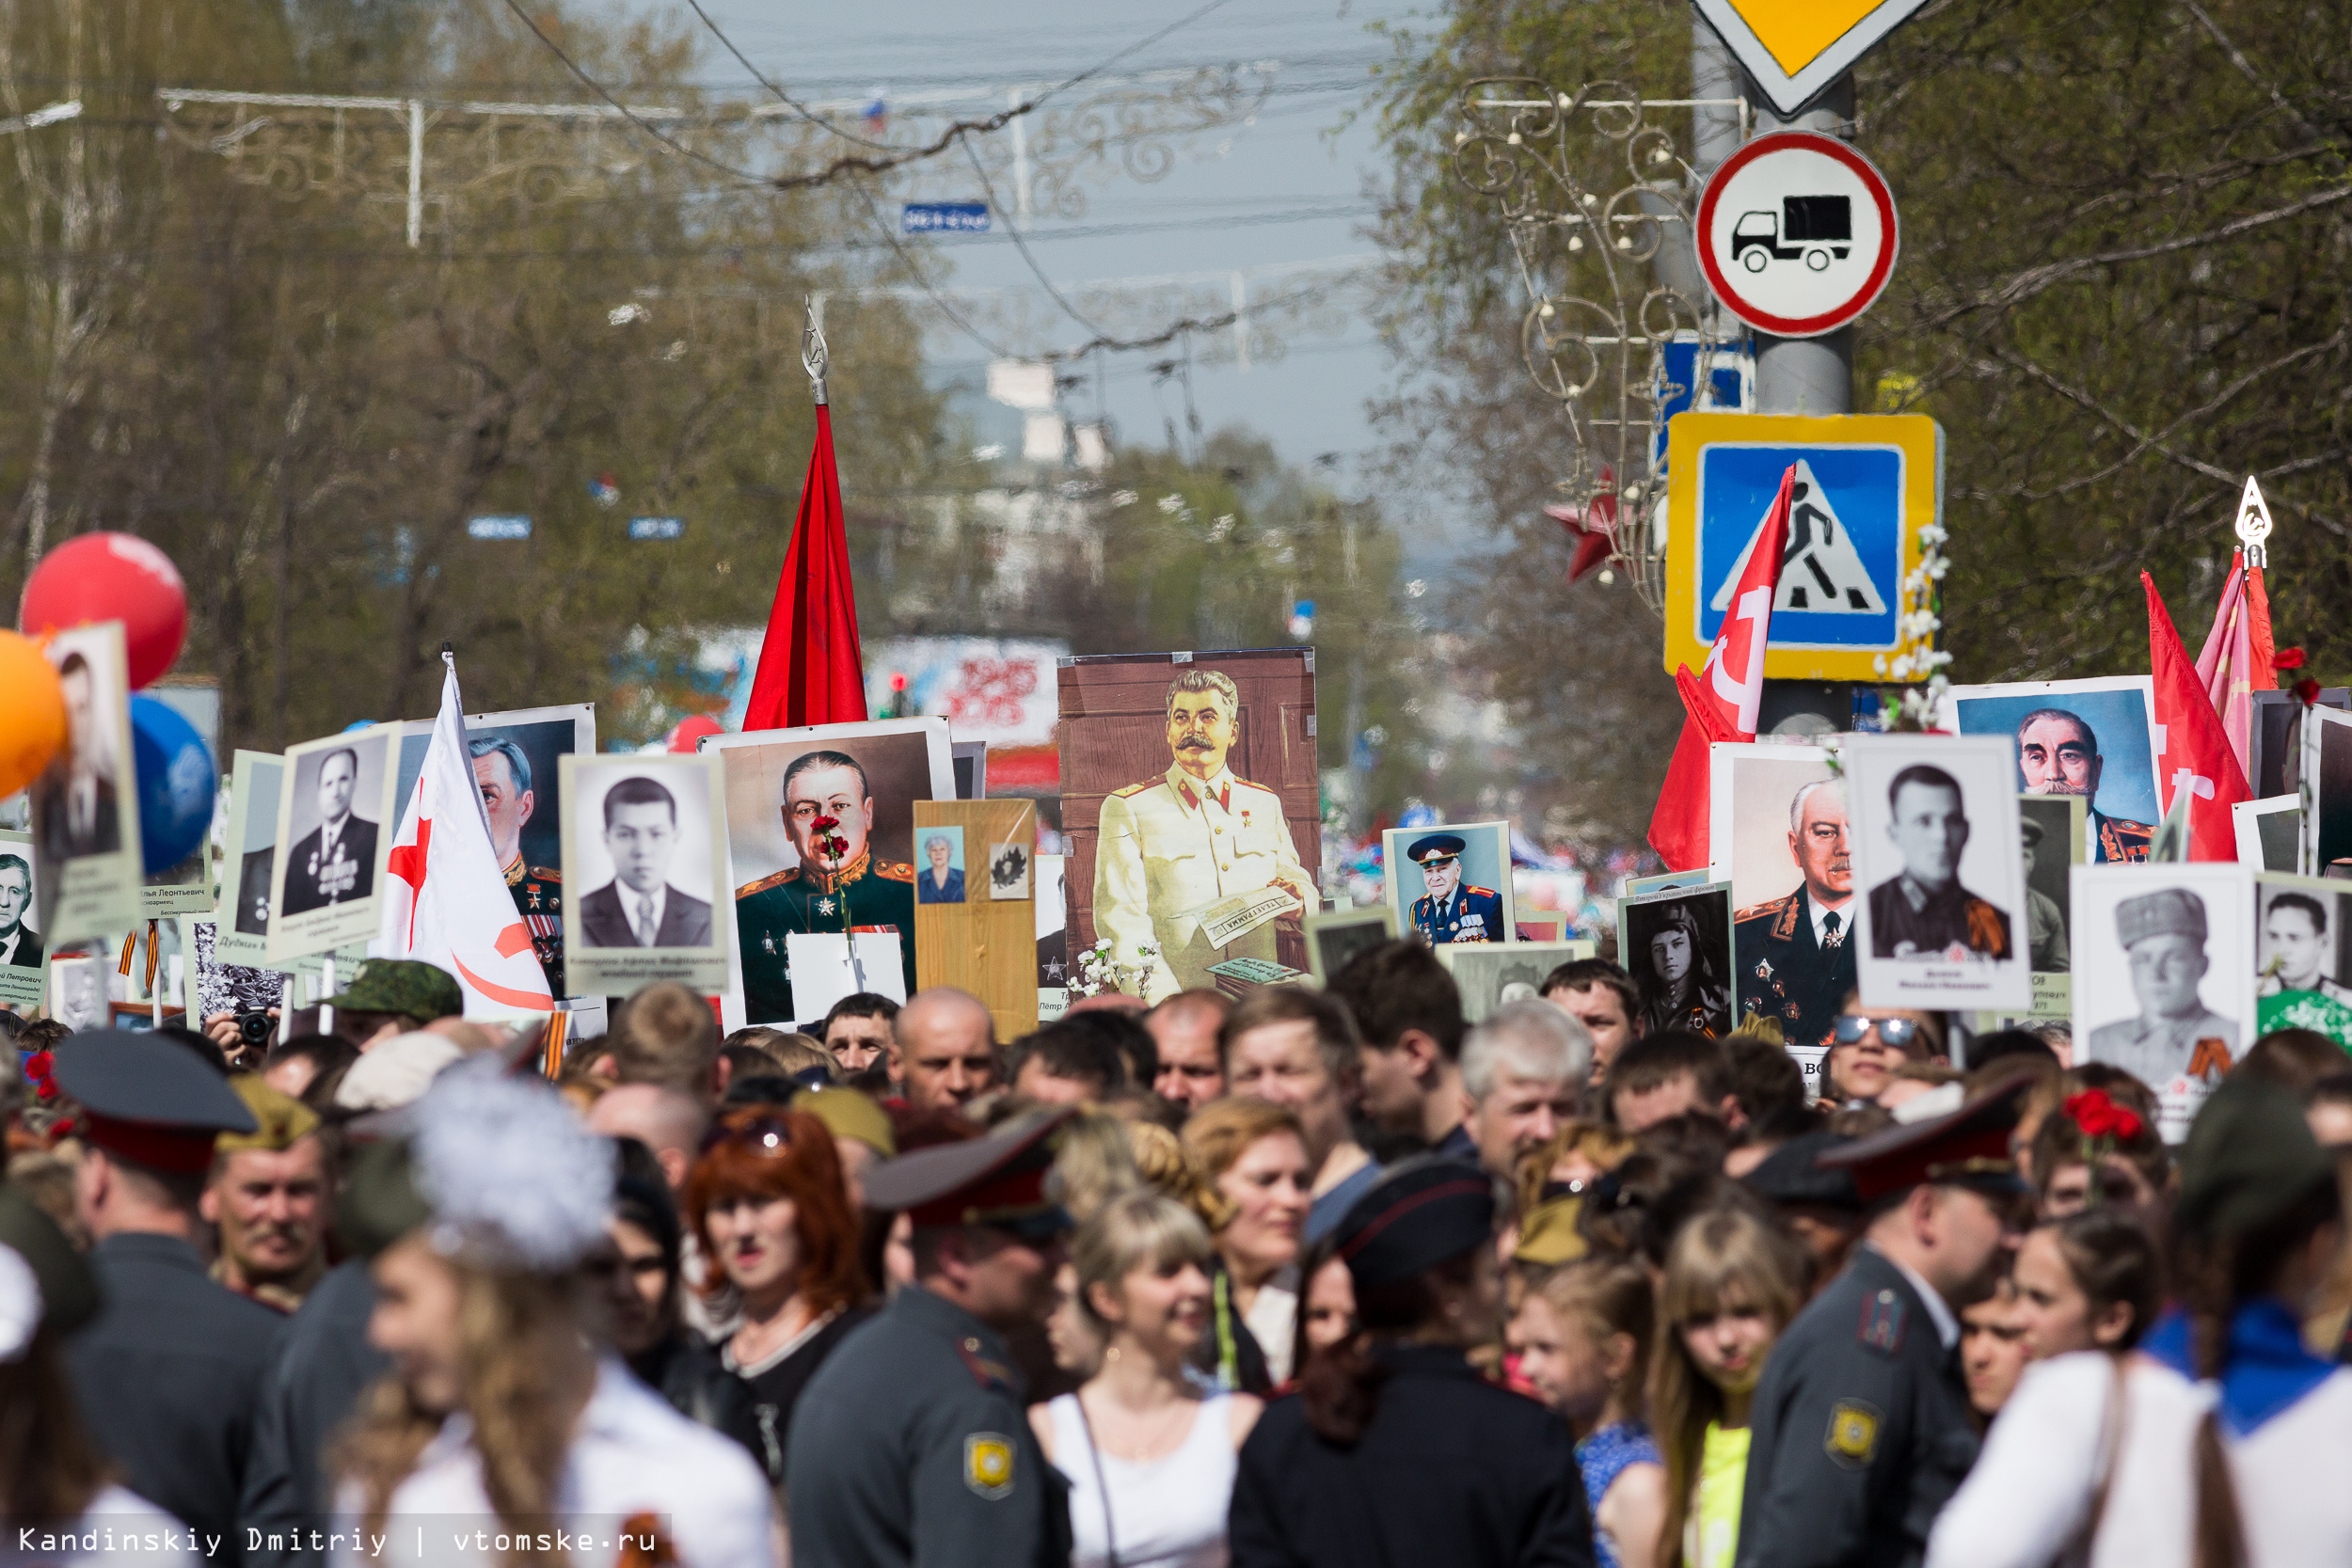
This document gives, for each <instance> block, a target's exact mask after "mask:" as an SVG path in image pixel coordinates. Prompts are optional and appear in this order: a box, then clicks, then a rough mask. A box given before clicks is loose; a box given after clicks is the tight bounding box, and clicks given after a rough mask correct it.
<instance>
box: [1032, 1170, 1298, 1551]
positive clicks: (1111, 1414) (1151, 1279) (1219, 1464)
mask: <svg viewBox="0 0 2352 1568" xmlns="http://www.w3.org/2000/svg"><path fill="white" fill-rule="evenodd" d="M1215 1257H1216V1254H1215V1252H1214V1250H1213V1249H1212V1248H1211V1246H1210V1244H1209V1233H1208V1230H1207V1229H1206V1228H1205V1227H1203V1226H1202V1225H1201V1223H1200V1219H1199V1217H1198V1216H1196V1215H1195V1214H1193V1213H1192V1212H1190V1211H1189V1210H1187V1209H1185V1208H1184V1206H1183V1205H1182V1204H1179V1203H1175V1202H1173V1201H1171V1200H1169V1199H1168V1198H1166V1197H1162V1196H1159V1195H1158V1194H1156V1193H1132V1194H1129V1195H1127V1196H1123V1197H1119V1198H1115V1199H1113V1200H1112V1201H1111V1202H1110V1203H1109V1204H1108V1205H1107V1206H1105V1207H1104V1209H1102V1210H1101V1211H1100V1212H1097V1213H1096V1215H1095V1216H1094V1218H1093V1219H1091V1220H1089V1222H1087V1224H1086V1225H1085V1226H1083V1227H1080V1229H1079V1231H1078V1234H1077V1239H1076V1241H1075V1243H1073V1246H1072V1248H1071V1262H1072V1266H1073V1268H1074V1269H1075V1271H1076V1274H1077V1287H1078V1289H1077V1305H1078V1308H1079V1310H1080V1311H1081V1312H1082V1313H1084V1314H1085V1316H1086V1318H1087V1319H1088V1321H1089V1323H1091V1324H1092V1325H1093V1327H1094V1329H1095V1331H1096V1332H1097V1333H1098V1334H1099V1335H1100V1336H1101V1337H1102V1342H1103V1351H1102V1365H1101V1370H1099V1371H1097V1372H1096V1373H1095V1374H1094V1375H1093V1376H1092V1377H1090V1378H1089V1379H1088V1380H1087V1382H1086V1384H1085V1385H1084V1386H1081V1387H1080V1388H1079V1389H1078V1391H1077V1392H1075V1393H1073V1394H1063V1395H1061V1396H1060V1397H1059V1398H1057V1399H1055V1400H1053V1401H1051V1402H1048V1403H1045V1404H1041V1405H1032V1406H1031V1407H1030V1409H1029V1424H1030V1425H1031V1426H1032V1427H1034V1428H1035V1429H1036V1431H1037V1438H1038V1442H1039V1443H1040V1444H1041V1446H1042V1447H1043V1448H1044V1449H1045V1457H1046V1458H1047V1459H1049V1460H1051V1461H1052V1462H1053V1463H1054V1466H1055V1468H1057V1469H1058V1470H1060V1471H1061V1472H1062V1473H1063V1474H1064V1475H1066V1476H1068V1477H1069V1478H1070V1481H1071V1496H1070V1523H1071V1529H1072V1533H1073V1537H1074V1540H1075V1543H1076V1544H1075V1548H1074V1550H1073V1553H1072V1556H1071V1562H1072V1564H1073V1568H1222V1565H1223V1564H1224V1562H1225V1561H1226V1559H1227V1551H1226V1544H1225V1519H1226V1513H1227V1508H1228V1505H1229V1503H1230V1502H1231V1499H1232V1492H1233V1468H1234V1456H1235V1454H1236V1453H1237V1452H1238V1451H1239V1450H1240V1449H1241V1444H1242V1439H1244V1438H1245V1437H1247V1436H1248V1435H1249V1429H1250V1428H1251V1427H1252V1426H1254V1425H1255V1424H1256V1423H1257V1419H1258V1414H1259V1412H1260V1410H1262V1409H1263V1405H1261V1403H1260V1402H1258V1400H1256V1399H1255V1398H1253V1397H1252V1396H1250V1395H1248V1394H1229V1393H1223V1392H1218V1393H1208V1394H1204V1393H1203V1392H1202V1390H1201V1388H1200V1383H1199V1382H1198V1380H1197V1379H1196V1378H1195V1377H1194V1376H1193V1374H1192V1371H1191V1370H1190V1368H1189V1366H1188V1364H1187V1363H1188V1360H1189V1358H1190V1356H1191V1355H1192V1354H1193V1351H1194V1349H1195V1348H1196V1347H1197V1346H1198V1345H1200V1342H1201V1340H1202V1339H1203V1338H1206V1336H1207V1335H1208V1333H1209V1323H1210V1314H1209V1295H1210V1291H1209V1270H1210V1267H1211V1265H1212V1263H1213V1261H1214V1259H1215Z"/></svg>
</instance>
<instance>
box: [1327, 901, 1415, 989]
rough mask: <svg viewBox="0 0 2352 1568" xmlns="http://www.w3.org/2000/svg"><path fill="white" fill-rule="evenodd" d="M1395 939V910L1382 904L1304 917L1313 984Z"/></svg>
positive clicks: (1329, 979)
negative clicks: (1359, 955) (1365, 951)
mask: <svg viewBox="0 0 2352 1568" xmlns="http://www.w3.org/2000/svg"><path fill="white" fill-rule="evenodd" d="M1395 938H1396V911H1394V910H1392V909H1390V908H1389V907H1388V906H1387V905H1385V904H1382V905H1378V906H1375V908H1372V909H1364V910H1331V911H1318V912H1317V913H1314V914H1311V915H1309V916H1308V917H1307V972H1308V973H1309V974H1312V975H1313V976H1314V977H1315V984H1317V985H1319V986H1327V985H1329V984H1330V983H1331V976H1332V975H1334V974H1338V973H1339V972H1340V971H1341V970H1343V969H1345V968H1346V967H1347V962H1348V960H1349V959H1350V958H1354V957H1355V956H1356V955H1357V954H1359V953H1361V952H1363V951H1364V950H1365V949H1366V948H1371V947H1377V946H1379V945H1380V944H1381V943H1382V942H1392V941H1394V940H1395Z"/></svg>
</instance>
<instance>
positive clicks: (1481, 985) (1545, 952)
mask: <svg viewBox="0 0 2352 1568" xmlns="http://www.w3.org/2000/svg"><path fill="white" fill-rule="evenodd" d="M1437 953H1438V962H1439V963H1441V964H1443V965H1445V966H1446V968H1448V969H1450V970H1452V971H1453V972H1454V989H1455V990H1458V991H1460V992H1461V993H1462V1021H1463V1022H1466V1023H1483V1022H1486V1019H1487V1018H1488V1017H1489V1016H1490V1015H1492V1014H1493V1012H1494V1011H1495V1009H1496V1008H1498V1007H1501V1006H1504V1005H1505V1004H1507V1003H1512V1002H1524V1001H1529V1000H1532V999H1534V998H1535V997H1538V996H1540V995H1541V994H1542V993H1543V984H1544V976H1545V975H1547V974H1550V973H1551V972H1552V971H1553V970H1555V969H1558V968H1559V967H1560V966H1561V965H1562V964H1564V963H1568V962H1570V961H1572V960H1574V959H1577V958H1591V957H1592V956H1593V944H1592V943H1591V942H1582V941H1577V940H1569V941H1563V942H1454V943H1449V944H1448V945H1446V946H1443V947H1440V948H1438V950H1437Z"/></svg>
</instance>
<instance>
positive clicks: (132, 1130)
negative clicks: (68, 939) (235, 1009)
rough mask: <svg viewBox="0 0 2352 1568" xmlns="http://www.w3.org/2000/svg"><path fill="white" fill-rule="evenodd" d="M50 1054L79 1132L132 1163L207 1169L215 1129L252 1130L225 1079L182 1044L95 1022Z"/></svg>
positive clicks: (251, 1120) (254, 1125)
mask: <svg viewBox="0 0 2352 1568" xmlns="http://www.w3.org/2000/svg"><path fill="white" fill-rule="evenodd" d="M54 1059H55V1061H56V1069H55V1071H56V1080H57V1087H59V1088H60V1089H63V1090H64V1091H65V1092H66V1094H67V1095H69V1096H70V1097H72V1099H73V1100H74V1101H76V1102H78V1103H79V1104H80V1105H81V1107H82V1110H83V1113H84V1114H83V1117H82V1120H81V1124H80V1128H79V1132H80V1133H81V1136H82V1137H83V1139H84V1140H85V1141H87V1142H88V1143H90V1144H92V1145H94V1146H95V1147H97V1148H103V1149H104V1150H105V1151H106V1152H107V1153H109V1154H113V1155H116V1156H118V1157H119V1158H121V1159H124V1160H128V1161H130V1162H131V1163H132V1164H136V1165H146V1166H148V1167H150V1168H151V1169H154V1170H163V1171H179V1172H200V1171H204V1170H208V1169H210V1168H211V1166H212V1164H213V1140H214V1138H215V1136H216V1135H217V1134H219V1133H222V1132H258V1131H260V1128H261V1123H259V1122H258V1121H256V1120H255V1119H254V1116H253V1113H252V1112H251V1111H250V1110H248V1109H247V1108H246V1102H245V1101H243V1100H240V1099H239V1098H237V1094H236V1091H235V1090H233V1089H231V1088H230V1086H229V1083H228V1080H226V1079H224V1078H223V1077H221V1075H220V1074H219V1073H218V1072H217V1071H215V1070H214V1069H212V1068H211V1067H208V1066H206V1065H205V1063H204V1061H203V1059H202V1058H201V1057H199V1056H198V1055H197V1054H196V1053H195V1052H193V1051H190V1050H189V1049H188V1048H187V1047H186V1046H184V1045H174V1044H173V1043H172V1042H171V1041H169V1040H167V1039H160V1038H158V1037H155V1036H154V1035H151V1034H144V1033H140V1034H134V1033H132V1032H131V1031H129V1030H125V1029H96V1030H90V1031H87V1032H86V1033H83V1034H78V1035H72V1036H68V1037H66V1038H65V1039H63V1040H60V1041H58V1042H57V1047H56V1053H55V1055H54Z"/></svg>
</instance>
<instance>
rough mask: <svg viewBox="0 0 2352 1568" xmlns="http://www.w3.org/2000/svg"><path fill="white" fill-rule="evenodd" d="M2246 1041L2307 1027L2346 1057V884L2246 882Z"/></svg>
mask: <svg viewBox="0 0 2352 1568" xmlns="http://www.w3.org/2000/svg"><path fill="white" fill-rule="evenodd" d="M2254 912H2255V947H2254V951H2255V962H2256V963H2257V965H2258V966H2259V967H2258V968H2257V969H2256V970H2255V972H2254V1037H2255V1038H2256V1039H2260V1038H2261V1037H2263V1036H2265V1035H2267V1034H2269V1033H2270V1032H2271V1031H2272V1030H2273V1029H2310V1030H2312V1031H2313V1032H2315V1033H2317V1034H2322V1035H2325V1036H2327V1037H2328V1038H2329V1039H2331V1040H2333V1041H2335V1042H2336V1043H2337V1044H2338V1045H2341V1046H2343V1047H2344V1048H2345V1049H2346V1050H2347V1051H2352V882H2346V881H2344V880H2342V879H2338V878H2333V877H2296V876H2280V875H2276V874H2268V873H2258V874H2257V875H2256V876H2255V878H2254Z"/></svg>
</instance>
